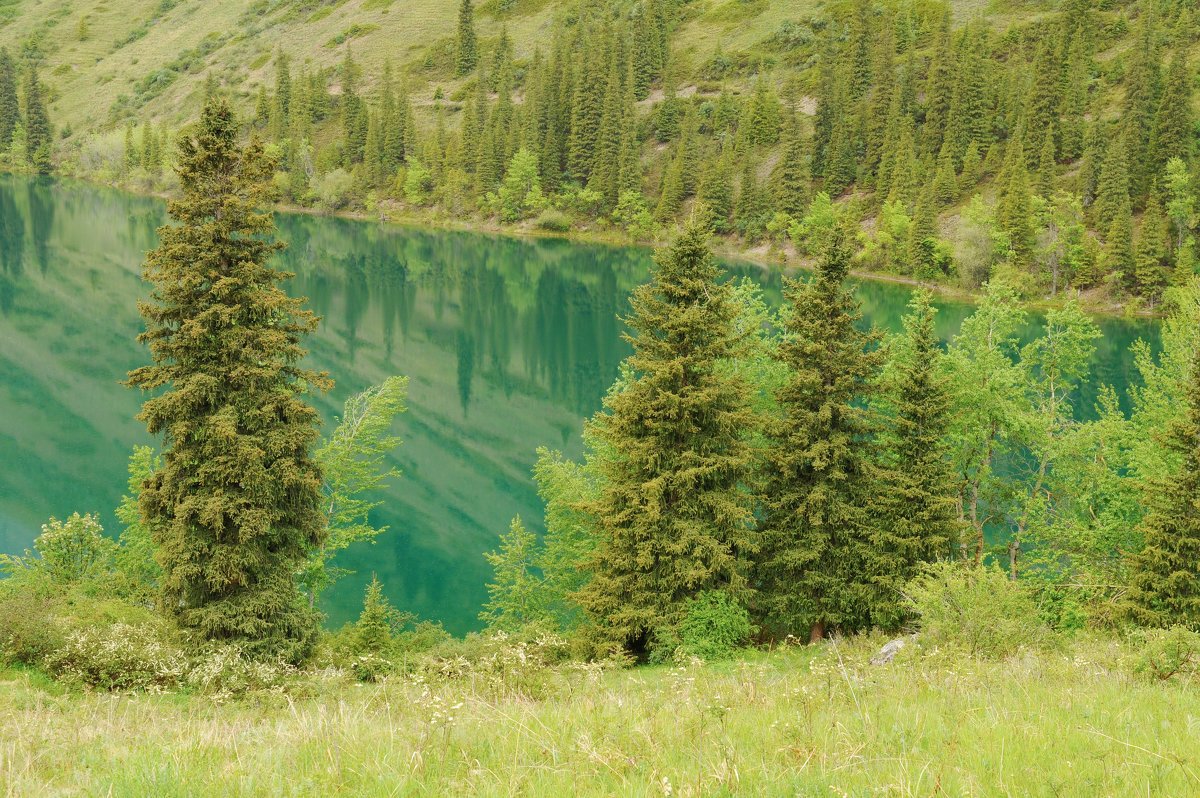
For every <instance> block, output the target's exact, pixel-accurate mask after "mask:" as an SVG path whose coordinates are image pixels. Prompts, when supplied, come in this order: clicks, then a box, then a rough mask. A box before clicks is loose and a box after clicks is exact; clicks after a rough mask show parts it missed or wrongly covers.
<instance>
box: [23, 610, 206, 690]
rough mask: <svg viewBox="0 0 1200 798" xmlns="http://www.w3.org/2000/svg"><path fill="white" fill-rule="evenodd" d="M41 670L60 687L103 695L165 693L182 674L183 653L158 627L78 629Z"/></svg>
mask: <svg viewBox="0 0 1200 798" xmlns="http://www.w3.org/2000/svg"><path fill="white" fill-rule="evenodd" d="M44 665H45V667H46V670H47V671H49V672H50V673H51V674H53V675H54V676H56V677H58V678H59V679H61V680H63V681H65V682H68V683H78V684H85V685H87V686H89V687H98V688H101V689H104V690H147V691H152V692H154V691H162V690H170V689H173V688H175V687H178V685H179V682H180V679H182V678H183V675H184V674H185V673H186V672H187V658H186V657H185V656H184V654H183V651H182V650H181V649H180V648H179V647H178V646H176V645H175V644H174V643H173V642H172V641H170V640H169V639H168V637H167V634H166V631H165V627H164V626H162V625H161V624H157V623H145V624H137V625H131V624H124V623H116V624H113V625H111V626H96V627H90V628H84V629H77V630H75V631H73V632H71V633H70V634H69V635H68V636H67V639H66V642H65V644H64V645H63V646H62V647H61V648H59V649H57V650H56V651H53V652H51V653H50V654H48V655H47V656H46V658H45V662H44Z"/></svg>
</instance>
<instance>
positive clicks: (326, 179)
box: [313, 169, 354, 211]
mask: <svg viewBox="0 0 1200 798" xmlns="http://www.w3.org/2000/svg"><path fill="white" fill-rule="evenodd" d="M353 186H354V178H353V177H351V175H350V173H349V172H347V171H346V170H345V169H334V170H333V171H332V172H327V173H325V174H323V175H321V176H320V177H318V178H317V179H316V180H314V181H313V193H314V194H316V195H317V199H319V200H320V201H321V204H322V205H324V206H325V207H326V208H328V209H329V210H332V211H336V210H338V209H339V208H342V207H343V206H345V205H346V203H347V202H349V201H350V190H351V188H352V187H353Z"/></svg>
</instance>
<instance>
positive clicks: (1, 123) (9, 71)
mask: <svg viewBox="0 0 1200 798" xmlns="http://www.w3.org/2000/svg"><path fill="white" fill-rule="evenodd" d="M20 121H21V106H20V103H19V102H18V101H17V68H16V66H15V65H14V64H13V60H12V57H11V56H10V55H9V54H8V50H6V49H5V48H3V47H0V150H3V149H7V148H8V145H9V142H11V141H12V137H13V131H14V130H16V129H17V123H18V122H20Z"/></svg>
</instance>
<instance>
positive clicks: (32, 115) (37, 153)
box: [25, 62, 54, 174]
mask: <svg viewBox="0 0 1200 798" xmlns="http://www.w3.org/2000/svg"><path fill="white" fill-rule="evenodd" d="M53 138H54V129H53V128H52V127H51V126H50V115H49V114H48V113H47V111H46V98H45V97H43V96H42V83H41V81H40V80H38V74H37V65H36V64H34V63H32V62H30V64H29V65H28V67H27V68H26V70H25V152H26V157H27V158H28V159H29V163H30V165H32V166H33V168H34V169H36V170H38V171H39V172H41V173H42V174H48V173H49V172H50V144H51V140H52V139H53Z"/></svg>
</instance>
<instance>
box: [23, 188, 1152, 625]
mask: <svg viewBox="0 0 1200 798" xmlns="http://www.w3.org/2000/svg"><path fill="white" fill-rule="evenodd" d="M165 221H166V210H165V205H164V203H162V202H160V201H158V200H154V199H148V198H144V197H137V196H134V195H131V194H126V193H123V192H118V191H114V190H110V189H103V188H97V187H93V186H88V185H85V184H80V183H72V182H52V181H49V180H34V179H30V178H24V177H17V176H6V175H0V551H4V552H15V551H19V550H20V549H22V548H23V547H25V546H28V545H29V544H30V543H31V541H32V540H33V538H34V537H36V535H37V532H38V529H39V526H40V524H42V523H43V522H44V521H45V520H46V519H47V518H48V517H49V516H51V515H55V516H58V517H63V516H65V515H69V514H70V513H71V512H73V511H76V510H78V511H80V512H88V511H92V512H98V513H99V514H100V515H101V517H102V519H103V523H104V525H105V527H106V528H107V529H108V530H109V531H110V532H113V533H114V534H115V533H116V532H117V530H118V526H117V523H116V520H115V518H114V517H113V513H112V510H113V508H114V507H115V506H116V505H117V503H118V502H119V501H120V498H121V494H122V492H123V491H124V489H125V480H126V476H125V463H126V459H127V457H128V455H129V451H130V449H131V448H132V447H133V446H135V445H137V444H148V443H153V441H152V440H151V439H150V437H149V436H148V435H147V433H146V431H145V428H144V427H143V426H142V424H141V423H140V422H138V421H136V420H135V419H134V416H135V415H136V413H137V412H138V409H139V406H140V402H141V397H140V395H139V394H138V393H137V392H135V391H130V390H127V389H125V388H123V387H122V386H121V385H120V384H119V383H120V381H121V380H122V379H124V377H125V374H126V372H127V371H129V370H130V369H132V368H134V367H137V366H139V365H142V364H144V363H146V362H148V354H147V352H146V350H145V349H144V348H143V347H142V346H141V345H139V344H137V343H136V341H135V340H134V339H135V338H136V336H137V334H138V332H139V331H140V330H141V320H140V318H139V316H138V313H137V306H136V302H137V298H138V296H139V295H143V294H144V293H145V289H144V286H143V285H142V282H141V263H142V260H143V257H144V255H145V252H146V251H147V250H149V249H152V248H154V246H155V245H156V243H157V241H156V236H155V232H154V231H155V228H156V227H158V226H159V225H161V224H163V223H164V222H165ZM277 221H278V225H279V235H280V237H281V238H282V239H283V240H285V241H288V242H290V246H289V248H288V249H287V250H285V251H284V253H283V254H282V255H281V261H282V265H283V266H284V267H285V268H287V269H288V270H289V271H293V272H295V273H296V275H297V276H296V278H295V279H294V280H293V281H292V282H291V285H290V286H288V290H289V292H291V293H293V294H295V295H299V296H306V297H308V298H309V300H310V303H311V306H312V308H313V309H314V310H315V311H316V312H317V313H319V314H321V315H322V316H323V317H324V320H323V322H322V324H321V328H320V331H319V332H318V333H317V334H316V335H314V336H312V337H311V338H310V339H309V342H308V343H309V348H310V352H311V353H310V364H311V365H312V366H313V367H315V368H317V369H325V370H328V371H329V372H330V374H331V375H332V376H333V377H334V378H335V380H336V381H337V387H336V389H335V390H334V391H332V392H331V393H330V394H329V395H327V396H325V397H322V398H321V400H320V402H319V409H320V411H321V414H322V416H323V417H324V418H325V419H326V421H327V422H331V421H332V420H333V418H334V416H335V415H336V414H337V413H338V411H339V410H340V407H341V403H342V402H343V401H344V400H345V399H346V397H347V396H349V395H350V394H352V393H354V392H357V391H361V390H362V389H364V388H366V387H367V386H369V385H372V384H375V383H378V382H380V381H381V380H382V379H383V378H384V377H386V376H388V375H392V374H402V375H406V376H408V378H409V399H408V407H409V410H408V412H407V413H405V414H404V415H403V416H402V417H401V418H400V420H399V421H398V422H397V425H396V432H397V434H398V435H400V436H401V438H402V439H403V441H404V443H403V445H402V446H401V447H400V448H399V449H398V450H397V451H396V453H395V457H394V465H395V466H396V467H398V468H399V469H401V471H402V472H403V475H402V476H401V477H400V478H399V479H397V480H394V481H393V484H392V485H391V487H390V489H389V490H388V491H386V493H385V494H384V495H382V496H381V497H380V498H382V499H384V501H385V503H384V505H383V506H382V507H380V508H379V511H378V513H377V514H376V516H375V517H374V518H373V520H374V521H375V522H376V523H380V524H386V525H387V526H388V527H389V528H388V530H387V531H386V532H385V533H384V534H383V535H382V536H381V537H380V538H379V541H378V543H377V544H376V545H374V546H362V547H359V548H357V549H352V550H350V551H349V552H347V553H346V554H345V555H344V557H345V563H344V564H345V565H346V566H347V567H349V568H353V569H355V570H356V571H357V573H356V574H354V575H352V576H348V577H345V578H344V579H343V580H342V582H341V583H339V587H338V588H337V589H335V590H334V592H333V594H332V595H331V596H330V597H329V600H328V601H327V610H328V611H329V615H330V620H331V622H333V623H335V624H339V623H341V622H342V621H344V620H346V619H347V618H349V617H351V616H352V615H354V614H356V613H357V609H358V607H359V606H360V602H361V596H362V588H363V584H364V582H365V581H368V580H369V579H370V576H371V573H372V572H374V573H376V574H378V576H379V578H380V580H381V581H383V582H384V583H385V584H386V586H387V589H388V592H389V593H390V594H391V597H392V599H393V600H394V602H395V603H396V604H397V605H398V606H399V607H401V608H404V609H408V610H412V611H415V612H417V613H419V614H420V615H421V616H422V617H427V618H434V619H441V620H442V621H443V622H444V623H445V624H446V627H447V628H448V629H450V630H451V631H453V632H456V633H461V632H464V631H467V630H469V629H472V628H476V627H477V626H478V621H477V620H476V615H477V614H478V612H479V608H480V606H481V604H482V603H483V601H484V600H485V598H486V590H485V588H484V584H485V582H486V580H487V579H488V578H489V577H490V569H489V568H488V566H487V564H486V562H485V561H484V559H483V556H482V553H483V552H484V551H487V550H489V549H491V548H493V547H494V545H495V543H496V540H497V537H498V535H499V533H500V532H502V531H504V530H506V529H507V528H508V523H509V520H510V519H511V518H512V517H513V516H514V515H518V514H519V515H521V516H522V518H523V519H524V520H525V521H526V522H527V524H528V525H530V526H531V527H533V528H537V527H538V526H539V525H540V521H541V506H540V504H539V502H538V499H537V494H536V491H535V486H534V484H533V482H532V480H531V479H530V475H529V474H530V468H531V467H532V465H533V462H534V460H535V459H536V457H535V449H537V447H539V446H550V447H553V448H558V449H562V450H563V451H564V452H565V453H566V454H567V455H568V456H577V455H579V454H580V452H581V444H580V435H579V433H580V430H581V429H582V420H583V419H584V418H585V417H586V416H588V415H590V414H591V413H593V412H594V411H595V410H596V409H597V408H599V406H600V398H601V396H603V394H604V391H605V389H606V388H607V387H608V385H609V384H610V383H611V382H612V380H613V378H614V376H615V375H616V370H617V365H618V364H619V363H620V361H621V359H622V358H624V357H625V356H626V354H628V346H627V345H626V344H625V343H624V342H623V341H622V340H621V337H620V334H621V332H622V329H623V325H621V323H620V322H619V321H618V319H617V316H618V314H621V313H624V312H625V311H626V309H627V307H628V303H627V297H628V294H629V292H630V290H631V289H633V288H634V287H635V286H637V285H638V284H640V283H642V282H644V281H645V280H646V277H647V272H648V269H649V267H650V265H651V253H650V251H649V250H646V249H643V248H619V247H606V246H598V245H586V244H576V243H569V242H565V241H557V240H535V241H526V240H520V239H513V238H503V237H493V236H485V235H479V234H470V233H452V232H440V231H429V230H417V229H411V228H403V227H395V226H381V225H379V224H373V223H366V222H354V221H347V220H342V219H330V218H321V217H310V216H303V215H287V214H280V215H279V216H278V217H277ZM731 271H732V272H733V273H735V274H745V275H747V276H752V277H754V278H755V279H758V280H761V281H762V282H763V284H764V288H765V291H766V295H767V297H768V298H769V299H770V301H771V302H773V303H777V302H778V301H779V298H780V288H781V285H780V280H781V278H780V277H779V276H778V275H777V274H770V275H764V274H763V273H762V272H761V270H759V269H758V268H757V267H754V266H737V265H734V266H731ZM858 296H859V298H860V299H861V300H862V302H863V309H864V312H865V313H866V316H867V318H868V320H869V321H870V322H874V323H876V324H878V325H880V326H881V327H884V328H887V329H891V330H896V329H899V328H900V319H901V317H902V316H903V315H904V313H905V305H906V303H907V302H908V298H909V289H908V288H907V287H905V286H901V285H893V284H887V283H876V282H872V283H867V284H864V285H863V286H861V287H860V288H859V291H858ZM939 304H940V307H941V312H940V313H939V315H938V324H939V333H940V334H941V335H942V336H943V337H948V336H950V335H952V334H953V333H954V332H955V331H956V330H957V329H958V326H959V324H960V323H961V321H962V319H963V317H964V316H965V315H966V314H967V313H968V312H969V311H970V307H969V306H968V305H965V304H962V303H948V302H941V303H939ZM1101 328H1102V329H1103V331H1104V339H1103V340H1101V341H1100V342H1099V349H1098V351H1097V354H1096V358H1095V368H1094V372H1093V379H1092V383H1091V384H1090V385H1089V386H1088V389H1087V390H1086V391H1085V394H1084V395H1083V396H1082V397H1081V398H1080V403H1079V404H1080V407H1081V408H1084V409H1087V408H1090V407H1091V406H1092V400H1093V398H1094V396H1095V387H1096V385H1098V384H1100V383H1109V384H1112V385H1114V386H1115V387H1116V388H1117V389H1118V390H1119V391H1121V392H1122V393H1124V390H1125V388H1127V387H1128V385H1129V382H1130V380H1131V379H1132V377H1133V375H1134V373H1135V372H1134V369H1133V363H1132V358H1131V357H1130V355H1129V354H1128V347H1129V345H1130V344H1131V343H1132V342H1133V341H1134V340H1135V339H1136V338H1138V337H1145V338H1147V339H1148V340H1151V341H1152V342H1155V343H1156V342H1157V326H1156V325H1155V324H1154V323H1152V322H1148V321H1128V320H1124V319H1102V320H1101ZM1029 332H1030V334H1032V333H1033V332H1035V327H1034V326H1033V325H1031V328H1030V331H1029ZM326 429H328V424H327V427H326Z"/></svg>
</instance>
